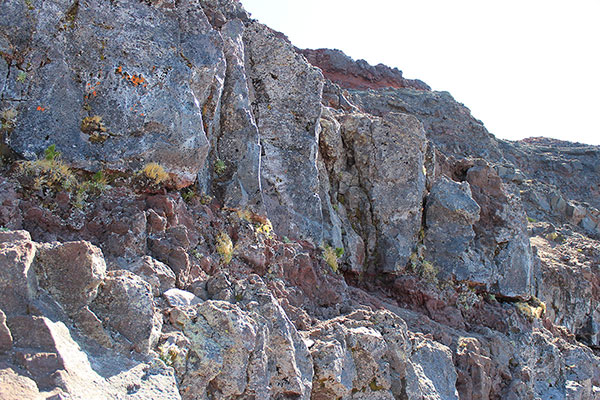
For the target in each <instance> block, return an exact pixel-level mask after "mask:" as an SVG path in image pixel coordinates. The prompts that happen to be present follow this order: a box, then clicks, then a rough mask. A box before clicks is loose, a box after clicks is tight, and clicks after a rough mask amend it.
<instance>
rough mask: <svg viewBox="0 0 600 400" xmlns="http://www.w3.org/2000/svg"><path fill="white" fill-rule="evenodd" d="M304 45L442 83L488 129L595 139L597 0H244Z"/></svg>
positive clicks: (599, 106)
mask: <svg viewBox="0 0 600 400" xmlns="http://www.w3.org/2000/svg"><path fill="white" fill-rule="evenodd" d="M241 1H242V4H243V5H244V7H245V8H246V10H247V11H248V12H250V13H251V14H252V17H253V18H256V19H258V20H259V21H260V22H262V23H264V24H266V25H268V26H270V27H271V28H273V29H276V30H278V31H281V32H283V33H285V34H286V35H287V36H288V37H289V38H290V40H291V41H292V43H293V44H294V45H295V46H297V47H300V48H322V47H325V48H337V49H340V50H342V51H344V52H345V53H346V54H347V55H349V56H350V57H352V58H354V59H360V58H362V59H364V60H366V61H368V62H369V63H371V64H373V65H374V64H378V63H383V64H386V65H388V66H390V67H397V68H398V69H400V70H402V71H403V73H404V77H406V78H417V79H421V80H423V81H424V82H426V83H427V84H428V85H429V86H431V87H432V88H433V89H434V90H447V91H449V92H450V93H451V94H452V95H453V96H454V98H455V99H456V100H458V101H459V102H461V103H464V104H465V105H466V106H467V107H469V108H470V109H471V112H472V114H473V115H474V116H475V117H476V118H478V119H480V120H482V121H483V122H484V124H485V125H486V127H487V128H488V130H489V131H490V132H492V133H493V134H495V135H496V136H498V137H500V138H505V139H511V140H516V139H520V138H525V137H531V136H549V137H554V138H558V139H562V140H570V141H575V142H582V143H589V144H596V145H600V123H599V121H598V120H599V119H600V0H570V1H567V0H563V1H555V0H544V1H541V0H503V1H491V0H454V1H449V0H413V1H407V0H396V1H394V0H370V1H361V0H303V1H298V0H295V1H292V0H270V1H267V0H241Z"/></svg>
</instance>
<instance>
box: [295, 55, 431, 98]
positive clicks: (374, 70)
mask: <svg viewBox="0 0 600 400" xmlns="http://www.w3.org/2000/svg"><path fill="white" fill-rule="evenodd" d="M298 51H299V52H300V53H301V54H302V55H304V56H305V57H306V59H307V60H308V62H310V63H311V64H312V65H316V66H317V67H319V68H321V70H322V71H323V75H325V77H326V78H327V79H329V80H330V81H332V82H335V83H337V84H339V85H340V86H342V87H345V88H351V89H363V90H364V89H383V88H413V89H418V90H430V87H429V86H427V84H426V83H425V82H422V81H420V80H418V79H406V78H404V77H403V76H402V71H400V70H399V69H397V68H390V67H388V66H387V65H383V64H378V65H376V66H372V65H369V64H368V63H367V62H366V61H364V60H358V61H356V62H355V61H354V60H352V59H351V58H350V57H348V56H346V55H345V54H344V53H343V52H341V51H340V50H330V49H318V50H310V49H303V50H298Z"/></svg>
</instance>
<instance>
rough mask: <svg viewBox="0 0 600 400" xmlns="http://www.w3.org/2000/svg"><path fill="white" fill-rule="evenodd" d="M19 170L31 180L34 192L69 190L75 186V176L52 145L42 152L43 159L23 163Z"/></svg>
mask: <svg viewBox="0 0 600 400" xmlns="http://www.w3.org/2000/svg"><path fill="white" fill-rule="evenodd" d="M19 170H20V173H21V174H22V175H24V176H27V177H29V178H31V179H33V184H32V187H33V189H34V190H52V191H58V190H69V189H72V188H73V187H75V185H76V184H77V180H76V178H75V175H74V174H73V172H72V171H71V169H70V168H69V167H68V166H67V165H66V164H65V163H63V162H62V160H61V159H60V153H59V152H58V151H57V150H56V145H54V144H53V145H51V146H49V147H48V148H47V149H46V150H45V151H44V158H42V159H39V160H35V161H23V162H21V163H20V164H19Z"/></svg>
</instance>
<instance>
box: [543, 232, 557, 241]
mask: <svg viewBox="0 0 600 400" xmlns="http://www.w3.org/2000/svg"><path fill="white" fill-rule="evenodd" d="M558 238H559V235H558V233H556V232H550V233H549V234H547V235H546V240H550V241H555V240H557V239H558Z"/></svg>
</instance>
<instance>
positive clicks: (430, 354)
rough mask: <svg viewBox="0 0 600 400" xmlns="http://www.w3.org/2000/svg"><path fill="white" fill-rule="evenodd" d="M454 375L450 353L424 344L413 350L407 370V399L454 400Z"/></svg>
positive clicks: (456, 393) (424, 342)
mask: <svg viewBox="0 0 600 400" xmlns="http://www.w3.org/2000/svg"><path fill="white" fill-rule="evenodd" d="M456 377H457V375H456V371H455V369H454V365H453V363H452V353H451V352H450V349H449V348H448V347H446V346H444V345H442V344H440V343H437V342H434V341H430V340H424V341H422V342H421V343H419V344H418V345H416V346H415V347H414V349H413V352H412V354H411V355H410V362H409V363H408V366H407V368H406V395H407V398H408V399H415V400H416V399H440V400H441V399H444V400H446V399H448V400H451V399H456V400H458V392H457V390H456Z"/></svg>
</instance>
